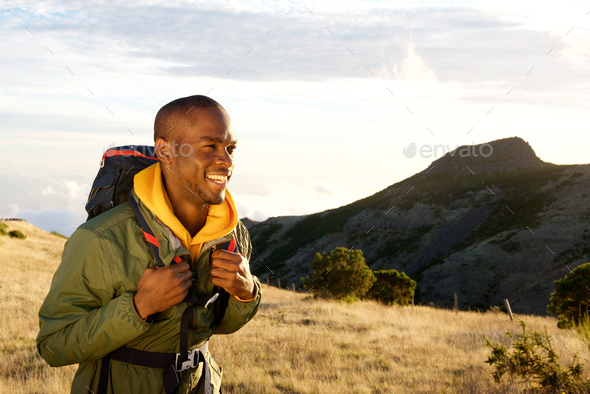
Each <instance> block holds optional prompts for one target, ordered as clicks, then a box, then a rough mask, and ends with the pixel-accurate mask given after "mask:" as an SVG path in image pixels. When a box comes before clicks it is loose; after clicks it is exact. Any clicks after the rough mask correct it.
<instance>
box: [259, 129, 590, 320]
mask: <svg viewBox="0 0 590 394" xmlns="http://www.w3.org/2000/svg"><path fill="white" fill-rule="evenodd" d="M489 144H490V145H491V146H492V147H493V154H492V155H491V156H489V157H481V156H479V157H462V153H461V152H462V149H466V147H459V148H457V149H456V150H455V151H453V152H450V153H447V154H446V155H445V156H443V157H441V158H440V159H438V160H436V161H434V162H433V163H432V164H431V165H430V166H429V167H428V168H426V169H424V170H423V171H421V172H420V173H418V174H416V175H414V176H412V177H410V178H407V179H405V180H403V181H401V182H398V183H396V184H393V185H391V186H389V187H387V188H386V189H384V190H382V191H380V192H378V193H375V194H374V195H372V196H370V197H367V198H364V199H361V200H358V201H356V202H354V203H352V204H349V205H346V206H343V207H340V208H337V209H332V210H327V211H324V212H320V213H316V214H312V215H307V216H298V217H276V218H269V219H268V220H266V221H263V222H257V223H250V226H249V230H250V233H251V235H252V240H253V250H254V255H253V260H252V262H251V264H252V267H253V271H254V272H255V273H256V274H257V275H259V276H260V277H261V278H263V279H264V278H265V277H266V276H269V275H270V276H271V277H272V278H276V277H280V279H281V281H282V282H283V283H291V282H294V283H297V285H298V286H299V285H300V278H301V277H304V276H307V275H308V274H309V273H310V269H311V261H312V259H313V257H314V255H315V254H316V253H318V252H320V253H323V252H329V251H330V250H332V249H334V248H335V247H338V246H345V247H347V248H354V249H361V250H362V251H363V253H364V255H365V258H366V261H367V264H368V265H369V266H370V267H371V268H372V269H392V268H394V269H397V270H400V271H404V272H406V273H407V274H408V275H410V276H411V277H412V278H414V279H416V280H418V286H417V302H421V303H422V304H427V303H431V302H433V303H434V304H435V305H437V306H443V307H450V306H451V305H452V303H453V293H457V294H458V299H459V306H460V308H462V309H468V308H472V309H473V308H479V309H482V310H484V309H487V308H488V307H489V306H491V305H503V300H504V298H508V299H509V300H510V301H511V304H512V307H513V310H514V311H516V312H517V313H529V314H546V306H547V304H548V303H549V295H550V293H551V292H552V291H553V290H554V286H553V281H554V280H556V279H559V278H562V277H563V276H565V275H566V274H567V273H569V270H568V267H569V269H573V268H574V267H576V266H578V265H580V264H582V263H584V262H587V261H590V245H589V244H588V228H587V225H586V222H587V221H588V219H590V202H589V200H588V198H587V196H588V195H590V165H554V164H550V163H545V162H543V161H542V160H541V159H539V158H538V157H537V155H536V154H535V152H534V151H533V149H532V148H531V147H530V145H529V144H528V143H527V142H525V141H523V140H522V139H520V138H518V137H513V138H506V139H502V140H497V141H491V142H489ZM475 148H477V149H479V146H476V147H475ZM484 152H486V153H487V150H484ZM463 155H465V154H463ZM271 270H272V272H274V274H271Z"/></svg>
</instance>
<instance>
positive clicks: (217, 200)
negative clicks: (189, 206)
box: [206, 192, 225, 205]
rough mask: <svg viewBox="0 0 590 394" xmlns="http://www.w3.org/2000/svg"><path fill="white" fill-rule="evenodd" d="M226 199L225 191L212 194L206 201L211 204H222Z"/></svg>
mask: <svg viewBox="0 0 590 394" xmlns="http://www.w3.org/2000/svg"><path fill="white" fill-rule="evenodd" d="M224 201H225V192H223V193H221V194H218V195H217V196H211V197H210V198H208V199H207V201H206V203H207V204H209V205H221V204H223V202H224Z"/></svg>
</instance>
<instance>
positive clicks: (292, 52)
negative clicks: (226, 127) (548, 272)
mask: <svg viewBox="0 0 590 394" xmlns="http://www.w3.org/2000/svg"><path fill="white" fill-rule="evenodd" d="M589 12H590V3H588V2H587V1H562V2H559V3H556V2H538V1H535V2H533V1H525V2H514V1H504V0H499V1H495V2H490V1H485V2H484V1H453V2H449V1H309V2H299V1H295V2H274V1H273V2H270V1H262V2H252V1H237V0H236V1H234V0H230V1H197V2H190V1H167V2H165V3H164V2H158V1H151V2H143V3H140V2H135V1H118V0H115V1H111V2H108V3H107V2H103V1H84V2H72V1H38V2H27V1H23V2H21V1H10V2H6V3H4V4H3V7H2V8H1V9H0V34H1V36H2V39H1V40H0V142H1V144H2V147H3V154H2V155H0V215H2V216H4V217H20V218H24V219H27V220H28V221H29V222H30V223H32V224H34V225H36V226H38V227H41V228H43V229H45V230H47V231H51V230H56V231H59V232H61V233H63V234H66V233H67V235H70V234H71V232H72V229H73V228H75V227H77V226H78V225H80V224H81V223H83V222H84V221H85V219H86V213H85V211H84V205H85V203H86V200H87V197H88V193H89V192H90V186H91V184H92V181H93V179H94V177H95V176H96V173H97V171H98V167H99V162H100V159H101V157H102V154H103V152H104V150H105V149H107V148H109V147H113V146H119V145H131V144H135V145H139V144H144V145H150V144H153V121H154V117H155V114H156V112H157V111H158V110H159V109H160V108H161V107H162V106H163V105H165V104H166V103H168V102H170V101H172V100H174V99H176V98H179V97H185V96H189V95H194V94H206V95H209V96H210V97H212V98H214V99H215V100H217V101H218V102H220V103H221V104H222V105H223V106H224V107H225V108H226V110H227V112H228V113H229V115H230V117H231V118H232V123H233V127H234V133H235V135H236V137H237V138H238V140H239V144H238V149H237V150H236V153H235V157H236V162H237V166H236V169H235V171H234V175H233V176H232V179H231V182H230V183H229V186H228V188H229V190H230V192H231V193H232V195H233V196H234V199H235V201H236V204H237V207H238V211H239V215H240V217H249V218H251V219H255V220H264V219H266V218H268V217H272V216H279V215H302V214H309V213H313V212H319V211H323V210H326V209H330V208H335V207H338V206H342V205H345V204H348V203H351V202H353V201H355V200H358V199H360V198H363V197H366V196H369V195H371V194H373V193H376V192H378V191H379V190H382V189H383V188H385V187H387V186H389V185H391V184H394V183H396V182H399V181H401V180H403V179H405V178H407V177H409V176H411V175H413V174H415V173H417V172H419V171H422V170H423V169H425V168H427V167H428V166H429V164H430V163H431V162H432V161H434V160H435V159H436V158H437V157H440V156H441V155H442V152H441V151H440V150H439V151H437V156H434V155H433V154H417V155H415V156H413V157H407V156H406V155H404V149H405V148H406V147H409V146H412V144H416V146H418V149H420V148H422V147H425V146H426V147H429V146H435V145H444V146H447V147H449V149H453V148H454V147H456V146H458V145H465V144H481V143H485V142H488V141H492V140H496V139H500V138H506V137H513V136H519V137H521V138H523V139H525V140H526V141H528V142H529V143H530V145H531V146H532V147H533V149H534V150H535V152H536V153H537V155H538V156H539V157H540V158H541V159H542V160H544V161H547V162H551V163H556V164H586V163H588V162H589V160H588V155H587V152H586V150H587V147H588V146H590V144H588V142H590V138H589V137H588V131H589V127H590V126H589V124H588V117H587V108H588V104H590V100H589V99H590V73H589V71H590V15H589ZM427 151H428V149H423V151H422V152H427Z"/></svg>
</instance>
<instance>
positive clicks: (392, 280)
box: [364, 270, 416, 305]
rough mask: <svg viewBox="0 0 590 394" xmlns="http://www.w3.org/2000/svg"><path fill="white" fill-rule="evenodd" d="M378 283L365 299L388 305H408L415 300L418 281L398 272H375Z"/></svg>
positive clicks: (374, 284)
mask: <svg viewBox="0 0 590 394" xmlns="http://www.w3.org/2000/svg"><path fill="white" fill-rule="evenodd" d="M373 275H375V278H376V281H375V283H373V286H372V287H371V289H370V290H369V291H368V292H367V294H366V295H365V297H364V298H367V299H371V300H375V301H377V302H381V303H383V304H386V305H392V304H394V303H397V304H400V305H408V304H409V303H410V302H412V299H413V298H414V292H415V291H416V281H415V280H413V279H412V278H410V277H409V276H408V275H406V274H405V273H404V272H398V271H396V270H381V271H373Z"/></svg>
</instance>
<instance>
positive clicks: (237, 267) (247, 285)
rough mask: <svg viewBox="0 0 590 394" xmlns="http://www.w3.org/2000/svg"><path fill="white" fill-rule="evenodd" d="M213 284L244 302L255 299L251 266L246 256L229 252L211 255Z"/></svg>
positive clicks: (221, 250)
mask: <svg viewBox="0 0 590 394" xmlns="http://www.w3.org/2000/svg"><path fill="white" fill-rule="evenodd" d="M211 276H212V277H213V278H211V283H213V284H214V285H216V286H220V287H223V288H224V289H225V291H227V292H228V293H229V294H231V295H234V296H237V297H239V298H241V299H244V300H249V299H250V298H252V297H254V291H255V285H254V280H253V279H252V274H251V273H250V264H249V263H248V260H247V259H246V257H244V255H242V254H240V253H235V252H229V251H227V250H223V249H220V250H216V251H214V252H212V253H211Z"/></svg>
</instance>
